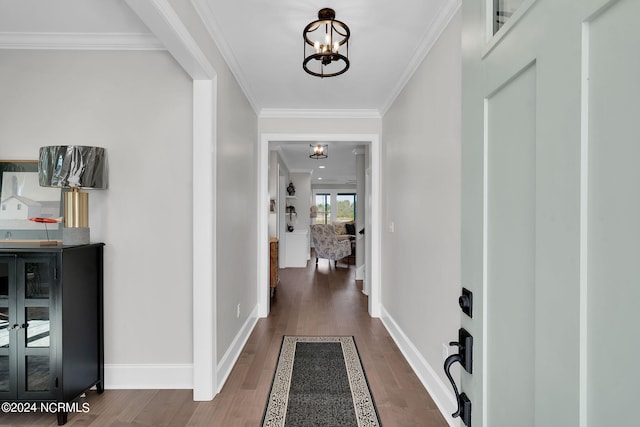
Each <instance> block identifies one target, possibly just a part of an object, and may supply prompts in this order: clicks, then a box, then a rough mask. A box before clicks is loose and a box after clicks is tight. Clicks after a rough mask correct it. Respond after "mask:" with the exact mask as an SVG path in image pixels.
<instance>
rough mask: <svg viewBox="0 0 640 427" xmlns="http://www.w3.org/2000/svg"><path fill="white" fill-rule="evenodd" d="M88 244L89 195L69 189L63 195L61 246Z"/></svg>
mask: <svg viewBox="0 0 640 427" xmlns="http://www.w3.org/2000/svg"><path fill="white" fill-rule="evenodd" d="M88 243H89V193H85V192H84V191H80V190H78V188H77V187H71V189H70V190H69V191H67V192H66V193H65V195H64V228H63V229H62V244H63V245H86V244H88Z"/></svg>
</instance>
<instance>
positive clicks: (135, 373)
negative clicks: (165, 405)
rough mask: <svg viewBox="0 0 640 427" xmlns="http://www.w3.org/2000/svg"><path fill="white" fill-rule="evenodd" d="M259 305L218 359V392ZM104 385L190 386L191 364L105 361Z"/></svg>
mask: <svg viewBox="0 0 640 427" xmlns="http://www.w3.org/2000/svg"><path fill="white" fill-rule="evenodd" d="M257 313H258V306H257V305H256V307H254V309H253V311H252V312H251V314H250V315H249V318H248V319H247V321H246V322H245V323H244V325H242V328H241V329H240V331H239V332H238V334H237V335H236V337H235V339H234V340H233V342H232V343H231V346H230V347H229V349H228V350H227V352H226V353H225V355H224V356H223V357H222V360H221V361H220V363H218V379H219V382H218V390H217V392H218V393H219V392H220V390H221V389H222V386H223V385H224V383H225V381H226V380H227V378H228V377H229V374H230V373H231V369H232V368H233V365H234V364H235V363H236V361H237V360H238V357H240V353H241V352H242V348H243V347H244V345H245V344H246V342H247V340H248V339H249V335H251V332H252V331H253V328H254V327H255V325H256V323H257V322H258V315H257ZM104 378H105V381H104V382H105V384H104V388H105V389H109V390H141V389H193V365H192V364H162V365H160V364H106V365H104Z"/></svg>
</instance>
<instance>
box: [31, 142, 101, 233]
mask: <svg viewBox="0 0 640 427" xmlns="http://www.w3.org/2000/svg"><path fill="white" fill-rule="evenodd" d="M38 179H39V181H40V186H42V187H62V188H69V189H70V191H68V192H66V193H65V195H64V227H65V228H64V229H63V230H62V240H63V244H69V245H72V244H87V243H89V194H88V193H86V192H83V191H79V190H80V189H81V188H89V189H106V188H107V186H108V166H107V154H106V150H105V149H104V148H101V147H88V146H82V145H54V146H48V147H41V148H40V160H39V162H38Z"/></svg>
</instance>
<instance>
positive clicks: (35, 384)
mask: <svg viewBox="0 0 640 427" xmlns="http://www.w3.org/2000/svg"><path fill="white" fill-rule="evenodd" d="M26 359H27V360H26V362H27V363H26V365H27V371H26V376H27V378H26V379H27V381H26V384H27V391H47V390H49V377H50V375H51V373H50V372H49V356H27V357H26Z"/></svg>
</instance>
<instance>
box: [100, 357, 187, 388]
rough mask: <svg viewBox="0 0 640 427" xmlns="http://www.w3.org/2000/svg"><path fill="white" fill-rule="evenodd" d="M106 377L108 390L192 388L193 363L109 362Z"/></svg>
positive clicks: (106, 366) (105, 371) (105, 370)
mask: <svg viewBox="0 0 640 427" xmlns="http://www.w3.org/2000/svg"><path fill="white" fill-rule="evenodd" d="M104 378H105V384H104V388H105V389H108V390H142V389H190V388H193V382H192V379H193V365H189V364H179V363H176V364H161V365H159V364H108V365H104Z"/></svg>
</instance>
